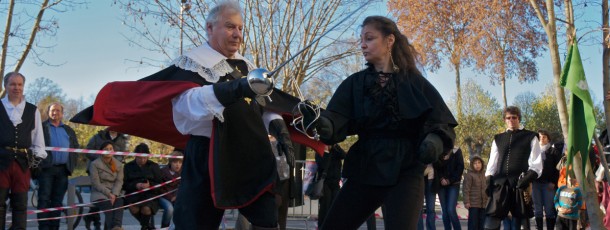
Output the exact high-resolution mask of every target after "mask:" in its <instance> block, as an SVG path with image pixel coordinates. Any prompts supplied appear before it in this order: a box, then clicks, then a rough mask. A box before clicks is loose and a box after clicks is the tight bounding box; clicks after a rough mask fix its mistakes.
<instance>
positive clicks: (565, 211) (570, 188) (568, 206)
mask: <svg viewBox="0 0 610 230" xmlns="http://www.w3.org/2000/svg"><path fill="white" fill-rule="evenodd" d="M567 178H568V181H569V183H568V185H562V186H561V187H559V189H557V193H556V194H555V198H554V201H555V207H556V208H557V210H558V217H557V225H556V226H557V229H559V230H564V229H565V230H576V229H577V222H578V219H579V210H580V207H581V206H582V193H581V191H580V188H579V187H575V186H574V183H575V182H576V179H572V178H571V177H570V176H568V177H567ZM570 182H571V183H570Z"/></svg>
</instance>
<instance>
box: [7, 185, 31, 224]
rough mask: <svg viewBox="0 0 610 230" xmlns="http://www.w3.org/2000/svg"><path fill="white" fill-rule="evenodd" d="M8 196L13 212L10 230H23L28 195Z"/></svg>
mask: <svg viewBox="0 0 610 230" xmlns="http://www.w3.org/2000/svg"><path fill="white" fill-rule="evenodd" d="M9 196H10V198H11V208H12V210H13V223H12V225H11V229H13V230H25V228H26V226H27V219H28V214H27V207H28V193H27V192H22V193H11V194H10V195H9Z"/></svg>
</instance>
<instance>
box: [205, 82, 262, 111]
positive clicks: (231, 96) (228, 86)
mask: <svg viewBox="0 0 610 230" xmlns="http://www.w3.org/2000/svg"><path fill="white" fill-rule="evenodd" d="M212 87H213V88H214V95H216V98H217V99H218V101H219V102H220V104H222V105H223V106H225V107H227V106H229V105H232V104H233V103H235V102H237V101H238V100H240V99H242V98H244V97H249V98H254V97H256V93H254V91H252V89H251V88H250V86H249V85H248V79H247V78H245V77H243V78H240V79H236V80H232V81H225V82H220V83H216V84H214V85H213V86H212Z"/></svg>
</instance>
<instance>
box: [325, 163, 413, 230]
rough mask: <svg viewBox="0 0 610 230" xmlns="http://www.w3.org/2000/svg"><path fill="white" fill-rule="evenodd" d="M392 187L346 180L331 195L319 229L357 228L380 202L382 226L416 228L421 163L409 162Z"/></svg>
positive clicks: (349, 229) (344, 229)
mask: <svg viewBox="0 0 610 230" xmlns="http://www.w3.org/2000/svg"><path fill="white" fill-rule="evenodd" d="M413 165H414V167H412V168H410V169H409V171H408V172H405V173H404V174H403V175H401V176H400V177H399V179H398V184H396V185H393V186H373V185H366V184H362V183H359V182H357V181H350V180H349V179H348V180H347V181H346V182H345V183H344V184H343V187H342V188H341V190H340V191H339V194H338V195H337V197H336V198H335V201H334V202H333V204H332V206H331V208H330V210H328V214H327V215H326V219H325V221H324V224H323V225H322V228H321V229H322V230H334V229H342V230H351V229H358V227H360V225H362V224H363V223H364V222H365V221H366V220H367V219H368V218H369V217H370V216H371V214H373V212H375V210H377V208H379V207H380V206H381V205H382V204H383V205H384V206H385V211H384V216H383V219H384V222H385V227H386V229H416V228H417V221H418V220H419V214H420V213H421V209H422V206H423V202H421V201H423V199H424V176H423V164H421V163H416V164H413Z"/></svg>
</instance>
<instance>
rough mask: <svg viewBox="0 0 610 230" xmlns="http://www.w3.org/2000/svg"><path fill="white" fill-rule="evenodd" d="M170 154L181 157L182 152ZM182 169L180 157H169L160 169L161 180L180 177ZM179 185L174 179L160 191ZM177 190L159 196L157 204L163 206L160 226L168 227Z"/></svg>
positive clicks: (175, 187) (175, 188)
mask: <svg viewBox="0 0 610 230" xmlns="http://www.w3.org/2000/svg"><path fill="white" fill-rule="evenodd" d="M171 156H174V157H182V156H184V154H182V152H180V151H174V152H172V154H171ZM181 171H182V158H170V159H169V163H168V164H167V166H166V167H165V168H162V169H161V178H162V180H163V181H170V180H173V179H176V178H178V177H180V172H181ZM179 185H180V180H177V181H174V182H172V183H170V184H167V185H165V186H163V187H161V192H163V193H166V192H169V191H172V190H177V189H178V186H179ZM176 195H177V191H174V192H172V193H169V194H167V195H165V196H163V197H161V198H159V204H160V205H161V208H163V218H162V219H161V228H166V227H169V225H170V223H171V220H172V217H173V215H174V205H175V204H176Z"/></svg>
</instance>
